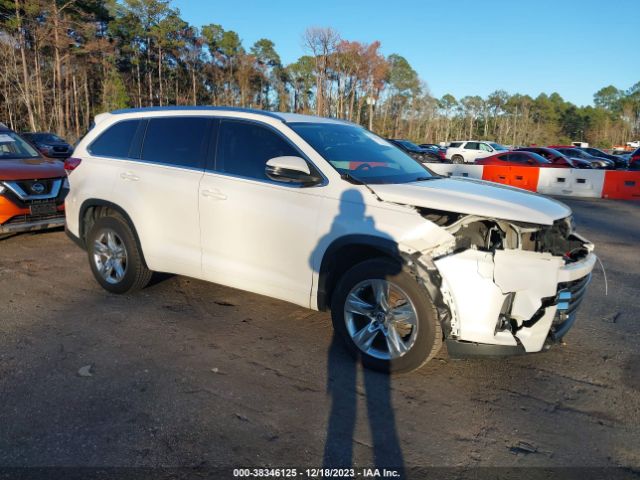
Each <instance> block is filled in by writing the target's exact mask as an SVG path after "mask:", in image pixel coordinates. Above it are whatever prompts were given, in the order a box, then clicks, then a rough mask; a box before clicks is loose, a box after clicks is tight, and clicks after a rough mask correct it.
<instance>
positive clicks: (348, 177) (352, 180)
mask: <svg viewBox="0 0 640 480" xmlns="http://www.w3.org/2000/svg"><path fill="white" fill-rule="evenodd" d="M340 178H341V179H343V180H346V181H347V182H349V183H353V184H354V185H366V183H364V182H363V181H362V180H360V179H359V178H356V177H354V176H353V175H351V174H350V173H346V172H345V173H343V174H341V175H340Z"/></svg>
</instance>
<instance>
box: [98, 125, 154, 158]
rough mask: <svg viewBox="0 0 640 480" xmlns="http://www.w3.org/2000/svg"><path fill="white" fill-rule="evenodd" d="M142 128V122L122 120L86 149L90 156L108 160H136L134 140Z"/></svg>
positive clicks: (136, 153)
mask: <svg viewBox="0 0 640 480" xmlns="http://www.w3.org/2000/svg"><path fill="white" fill-rule="evenodd" d="M143 127H144V122H143V120H123V121H122V122H118V123H116V124H114V125H112V126H110V127H109V128H107V129H106V130H105V131H104V132H102V133H101V134H100V135H99V136H98V138H96V139H95V140H94V141H93V142H92V143H91V145H89V148H88V149H87V150H88V151H89V153H90V154H91V155H95V156H98V157H110V158H138V156H139V155H138V152H136V151H135V150H136V148H132V146H135V144H136V143H137V142H134V139H136V138H137V137H139V136H140V134H141V132H139V130H141V129H142V128H143Z"/></svg>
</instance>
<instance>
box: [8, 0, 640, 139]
mask: <svg viewBox="0 0 640 480" xmlns="http://www.w3.org/2000/svg"><path fill="white" fill-rule="evenodd" d="M299 40H300V39H295V38H292V40H291V41H299ZM302 44H303V46H304V49H305V55H303V56H301V57H300V58H299V59H298V60H297V61H295V62H294V63H291V64H289V65H285V64H283V62H282V60H281V58H280V56H279V54H278V52H277V49H276V46H275V44H274V43H273V41H271V40H269V39H267V38H263V39H260V40H258V41H256V42H255V43H254V44H253V45H251V46H249V47H248V49H247V47H246V46H245V45H243V43H242V41H241V38H240V35H239V34H238V33H237V32H234V31H232V30H225V29H224V28H223V26H221V25H218V24H214V23H211V24H207V25H203V26H201V27H200V28H196V27H195V26H193V25H189V23H188V22H186V21H185V20H184V19H182V18H181V16H180V12H179V10H178V9H176V8H173V7H172V5H171V2H170V0H0V121H4V122H5V123H7V124H9V126H10V127H12V128H14V129H16V130H31V131H53V132H56V133H58V134H60V135H62V136H65V137H67V138H69V139H71V140H75V139H77V138H79V137H80V136H82V135H83V133H84V132H86V131H87V130H88V129H89V128H90V125H91V121H92V118H93V117H94V115H95V114H97V113H100V112H103V111H109V110H114V109H118V108H125V107H145V106H163V105H227V106H239V107H250V108H259V109H266V110H279V111H291V112H298V113H307V114H316V115H323V116H333V117H337V118H341V119H346V120H350V121H352V122H356V123H360V124H362V125H365V126H367V127H368V128H370V129H371V130H373V131H375V132H377V133H379V134H381V135H384V136H389V137H404V138H409V139H412V140H415V141H418V142H440V141H448V140H453V139H456V138H459V139H462V138H472V137H474V138H484V139H492V140H496V141H499V142H502V143H505V144H513V145H526V144H530V143H538V144H545V143H552V142H567V141H569V140H584V141H589V142H590V143H592V144H595V145H600V146H611V145H612V144H623V143H624V142H626V141H630V140H633V139H636V138H638V137H639V136H640V82H638V83H636V84H635V85H633V86H631V87H629V88H628V89H626V90H621V89H619V88H617V87H614V86H607V87H604V88H602V89H601V90H599V91H598V92H596V93H595V94H594V106H586V107H579V106H576V105H574V104H572V103H571V102H568V101H565V100H564V99H563V98H562V97H561V96H560V95H559V94H558V93H551V94H550V95H547V94H544V93H542V94H540V95H538V96H537V97H535V98H532V97H530V96H529V95H521V94H513V95H510V94H509V93H507V92H506V91H504V90H497V91H495V92H493V93H491V94H490V95H488V96H487V97H486V98H482V97H480V96H466V97H462V98H459V99H456V98H455V97H453V96H452V95H450V94H447V95H444V96H443V97H442V98H435V97H433V96H432V95H431V94H430V92H429V89H428V87H427V84H426V83H425V82H424V80H423V79H421V78H420V77H419V76H418V74H417V73H416V71H415V70H414V69H413V68H412V66H411V65H410V63H409V62H408V61H407V59H405V58H404V57H403V56H402V55H400V54H395V53H394V54H390V55H388V56H385V55H384V54H383V53H382V52H381V45H380V42H378V41H371V42H370V43H365V42H360V41H353V40H347V39H344V38H342V37H341V36H340V34H339V33H338V32H337V31H335V30H334V29H332V28H315V27H314V28H308V29H307V30H306V31H305V32H304V33H303V34H302ZM434 75H435V73H434Z"/></svg>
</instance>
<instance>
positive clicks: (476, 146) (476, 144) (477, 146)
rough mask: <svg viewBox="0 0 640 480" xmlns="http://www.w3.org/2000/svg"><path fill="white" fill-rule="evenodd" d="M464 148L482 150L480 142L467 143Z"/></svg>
mask: <svg viewBox="0 0 640 480" xmlns="http://www.w3.org/2000/svg"><path fill="white" fill-rule="evenodd" d="M464 148H466V149H467V150H480V145H479V144H478V142H467V144H466V145H465V146H464Z"/></svg>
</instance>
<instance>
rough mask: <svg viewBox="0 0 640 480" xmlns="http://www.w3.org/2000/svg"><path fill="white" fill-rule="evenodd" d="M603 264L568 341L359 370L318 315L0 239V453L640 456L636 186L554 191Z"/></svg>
mask: <svg viewBox="0 0 640 480" xmlns="http://www.w3.org/2000/svg"><path fill="white" fill-rule="evenodd" d="M566 203H568V204H569V205H570V206H571V207H572V208H573V209H574V212H575V216H576V223H577V225H578V230H579V231H580V233H582V234H583V235H584V236H586V237H587V238H589V239H590V240H592V241H593V242H594V243H595V244H596V248H597V253H598V255H599V256H600V258H601V259H602V262H603V264H604V266H605V268H606V274H607V279H608V295H606V296H605V282H604V276H603V273H602V271H601V270H600V269H599V268H598V269H597V270H596V271H595V272H594V274H593V282H592V283H591V286H590V288H589V292H588V295H587V298H586V300H585V301H584V302H583V304H582V307H581V311H580V314H579V317H578V321H577V322H576V325H575V326H574V328H573V330H572V331H571V332H570V333H569V334H568V335H567V337H566V345H562V346H557V347H556V348H553V349H552V350H550V351H548V352H546V353H542V354H534V355H530V356H523V357H517V358H507V359H497V360H496V359H483V360H452V359H449V357H448V356H447V353H446V349H445V348H443V350H442V351H441V352H440V354H439V355H438V356H437V358H436V359H435V360H434V361H432V362H431V363H429V364H428V365H427V366H425V367H424V368H422V369H421V370H419V371H418V372H414V373H411V374H406V375H402V376H395V377H391V378H389V377H387V376H385V375H381V374H377V373H372V372H363V371H362V370H361V369H360V368H359V367H358V368H356V366H355V365H354V364H353V363H352V362H351V360H350V359H349V357H348V356H347V355H346V354H345V352H344V350H343V349H342V347H341V345H339V344H338V343H336V342H334V341H333V338H332V330H331V325H330V320H329V317H328V315H327V314H324V313H317V312H312V311H308V310H304V309H301V308H299V307H296V306H293V305H290V304H287V303H284V302H280V301H275V300H272V299H269V298H266V297H261V296H258V295H253V294H247V293H244V292H241V291H238V290H233V289H229V288H225V287H221V286H218V285H214V284H208V283H205V282H201V281H197V280H192V279H189V278H184V277H176V276H166V277H165V278H162V279H161V281H158V282H157V283H156V284H155V285H153V286H151V287H149V288H147V289H145V290H144V291H142V292H140V293H137V294H134V295H125V296H115V295H111V294H108V293H107V292H105V291H103V290H102V289H101V288H100V287H99V286H98V285H97V283H95V282H94V280H93V278H92V276H91V273H90V271H89V267H88V263H87V259H86V256H85V254H84V252H82V251H81V250H80V249H78V248H77V247H76V246H75V245H74V244H72V243H71V241H69V240H68V239H67V237H66V236H65V235H64V233H63V232H61V231H55V232H48V233H40V234H26V235H19V236H15V237H12V238H9V239H5V240H2V241H0V466H1V467H9V466H92V467H176V466H190V467H215V466H226V467H266V466H275V467H284V466H298V467H321V466H323V465H325V466H335V465H341V466H344V465H350V464H353V465H356V466H374V465H378V466H394V467H398V468H402V467H404V468H406V469H407V470H410V469H411V467H416V466H456V467H465V468H471V467H477V466H490V467H496V466H500V467H504V466H509V467H535V466H537V467H540V466H544V467H557V466H583V467H584V466H587V467H612V466H622V467H625V471H626V472H630V473H631V474H633V475H634V476H635V475H638V472H639V469H640V342H639V341H640V320H639V318H638V311H639V308H640V298H639V297H640V289H639V286H640V257H639V256H638V241H639V240H640V203H638V202H635V203H631V202H619V201H606V200H566Z"/></svg>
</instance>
